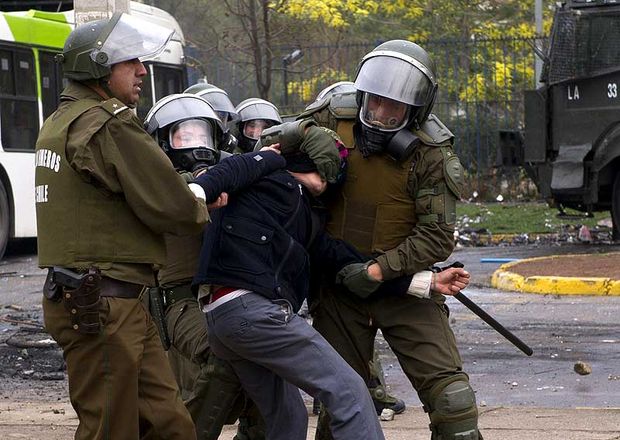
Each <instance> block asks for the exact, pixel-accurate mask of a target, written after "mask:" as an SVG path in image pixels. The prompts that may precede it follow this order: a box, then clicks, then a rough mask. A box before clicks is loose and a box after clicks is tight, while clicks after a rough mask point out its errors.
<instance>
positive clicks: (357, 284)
mask: <svg viewBox="0 0 620 440" xmlns="http://www.w3.org/2000/svg"><path fill="white" fill-rule="evenodd" d="M373 263H374V261H367V262H365V263H352V264H348V265H346V266H345V267H343V268H342V269H340V272H338V273H337V274H336V283H337V284H342V285H343V286H345V287H346V288H347V289H349V290H350V291H351V292H353V293H354V294H356V295H357V296H359V297H360V298H367V297H368V296H370V294H371V293H373V292H375V291H376V290H377V289H378V288H379V286H381V283H382V281H379V280H377V279H375V278H373V277H372V276H370V275H369V274H368V266H370V265H371V264H373Z"/></svg>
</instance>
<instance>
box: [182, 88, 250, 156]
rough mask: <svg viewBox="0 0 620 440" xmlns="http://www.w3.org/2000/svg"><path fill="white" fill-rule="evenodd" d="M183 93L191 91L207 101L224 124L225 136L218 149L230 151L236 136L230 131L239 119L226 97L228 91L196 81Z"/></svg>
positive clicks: (235, 144) (234, 146) (235, 143)
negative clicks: (196, 82)
mask: <svg viewBox="0 0 620 440" xmlns="http://www.w3.org/2000/svg"><path fill="white" fill-rule="evenodd" d="M184 93H193V94H195V95H198V96H200V97H201V98H202V99H204V100H205V101H207V102H208V103H209V104H210V105H211V107H213V110H215V113H217V115H218V117H219V118H220V120H221V121H222V124H223V125H224V132H225V133H226V136H225V137H224V138H223V139H222V141H221V142H220V145H219V149H220V150H222V151H227V152H229V153H232V152H233V151H234V150H235V148H236V147H237V138H236V137H235V136H234V135H233V134H232V133H231V132H230V130H231V128H233V127H234V126H235V124H236V123H237V121H239V115H238V114H237V112H236V111H235V106H234V105H233V103H232V102H231V101H230V99H229V98H228V93H226V91H225V90H222V89H220V88H219V87H216V86H214V85H213V84H209V83H198V84H194V85H193V86H191V87H188V88H187V89H186V90H185V92H184Z"/></svg>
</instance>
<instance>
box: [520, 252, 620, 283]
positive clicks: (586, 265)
mask: <svg viewBox="0 0 620 440" xmlns="http://www.w3.org/2000/svg"><path fill="white" fill-rule="evenodd" d="M510 272H514V273H517V274H519V275H523V276H524V277H530V276H557V277H581V278H583V277H586V278H590V277H594V278H611V279H612V280H620V253H610V254H590V255H561V256H556V257H550V258H547V259H545V260H535V261H524V262H522V263H517V264H515V265H513V266H511V267H510Z"/></svg>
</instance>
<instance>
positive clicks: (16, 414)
mask: <svg viewBox="0 0 620 440" xmlns="http://www.w3.org/2000/svg"><path fill="white" fill-rule="evenodd" d="M316 421H317V417H316V416H314V415H310V423H309V426H310V427H309V429H308V440H312V439H313V438H314V428H315V427H316ZM381 424H382V426H383V432H384V433H385V438H386V440H429V439H430V432H429V431H428V428H427V426H428V417H427V416H426V414H424V412H423V411H422V409H421V408H419V407H417V408H408V409H407V410H406V411H405V413H404V414H401V415H398V416H396V418H395V419H394V420H393V421H390V422H381ZM76 425H77V418H76V415H75V413H74V412H73V410H72V408H71V406H70V405H69V403H68V402H57V403H42V402H8V401H6V400H5V401H3V402H0V438H3V439H31V440H40V439H42V438H44V439H45V440H67V439H70V438H72V437H73V433H74V432H75V427H76ZM480 429H481V430H482V433H483V435H484V439H485V440H618V439H620V408H568V409H550V408H528V407H482V408H480ZM235 431H236V428H235V427H234V426H228V427H226V429H225V430H224V432H223V433H222V435H221V436H220V439H221V440H231V439H232V438H233V436H234V434H235ZM351 440H354V439H351ZM360 440H363V439H360Z"/></svg>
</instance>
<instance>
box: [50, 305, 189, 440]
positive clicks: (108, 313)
mask: <svg viewBox="0 0 620 440" xmlns="http://www.w3.org/2000/svg"><path fill="white" fill-rule="evenodd" d="M43 314H44V320H45V327H46V329H47V331H48V333H49V334H50V335H51V336H52V337H53V338H54V339H55V340H56V342H58V345H59V346H60V347H61V348H62V350H63V356H64V359H65V362H66V364H67V374H68V377H69V397H70V399H71V404H72V405H73V408H74V409H75V411H76V413H77V415H78V419H79V425H78V428H77V431H76V433H75V439H76V440H125V439H126V440H137V439H145V438H148V439H166V440H191V439H195V438H196V432H195V429H194V424H193V423H192V419H191V417H190V415H189V413H188V412H187V409H186V408H185V406H184V405H183V401H182V400H181V396H180V394H179V391H178V388H177V385H176V382H175V380H174V376H173V375H172V371H171V370H170V366H169V364H168V360H167V359H166V354H165V352H164V350H163V348H162V346H161V341H160V339H159V335H158V333H157V329H156V327H155V325H154V324H153V321H152V319H151V316H150V314H149V313H148V311H147V310H146V309H145V308H144V306H143V304H142V302H141V300H140V299H137V298H136V299H129V298H114V297H101V299H100V301H99V316H100V322H101V324H102V329H101V332H100V333H99V334H94V335H86V334H82V333H79V332H78V331H76V330H74V329H73V327H72V324H71V317H70V313H69V311H67V310H66V309H65V307H64V304H63V303H62V302H55V301H51V300H48V299H46V298H43Z"/></svg>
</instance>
